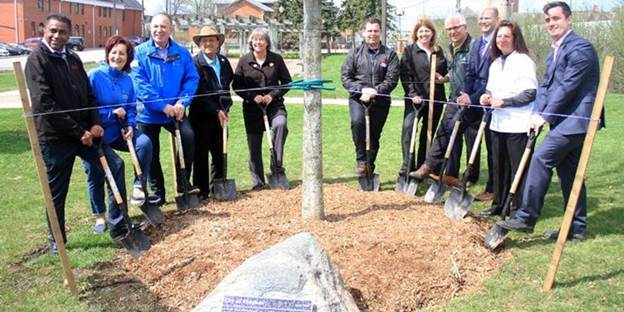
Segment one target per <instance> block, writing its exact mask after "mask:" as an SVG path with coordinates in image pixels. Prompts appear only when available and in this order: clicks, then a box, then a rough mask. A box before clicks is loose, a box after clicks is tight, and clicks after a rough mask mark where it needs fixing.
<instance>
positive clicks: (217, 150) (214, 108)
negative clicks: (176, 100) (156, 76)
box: [189, 26, 234, 198]
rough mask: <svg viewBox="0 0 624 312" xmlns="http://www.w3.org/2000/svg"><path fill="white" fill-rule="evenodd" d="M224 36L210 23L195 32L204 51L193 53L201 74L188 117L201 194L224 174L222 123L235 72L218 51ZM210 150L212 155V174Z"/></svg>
mask: <svg viewBox="0 0 624 312" xmlns="http://www.w3.org/2000/svg"><path fill="white" fill-rule="evenodd" d="M224 40H225V36H224V35H223V34H220V33H217V32H216V31H215V29H214V28H212V27H209V26H206V27H204V28H202V29H201V31H200V32H199V34H197V35H195V36H193V41H194V42H195V44H197V46H198V47H199V48H200V50H201V51H200V52H199V53H197V55H195V56H194V57H193V63H195V67H196V68H197V72H198V74H199V86H198V88H197V96H196V97H195V98H194V99H193V102H192V103H191V106H190V112H189V120H190V122H191V126H193V131H194V132H195V163H194V168H193V184H195V185H196V186H197V187H199V191H200V193H199V194H200V197H201V198H207V197H208V194H209V193H210V192H211V190H212V187H211V182H212V181H214V179H221V178H224V176H223V174H224V172H223V169H224V168H223V135H222V133H223V124H224V123H225V122H227V121H228V112H229V110H230V106H232V97H231V96H230V93H229V91H230V83H231V82H232V77H233V76H234V73H233V71H232V66H231V65H230V61H229V60H228V59H227V58H226V57H225V56H224V55H221V54H220V53H218V51H219V49H220V48H221V45H222V44H223V41H224ZM219 91H224V92H221V93H219ZM205 94H212V95H205ZM208 151H210V155H211V157H212V162H211V164H210V176H209V175H208Z"/></svg>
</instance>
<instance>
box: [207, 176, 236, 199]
mask: <svg viewBox="0 0 624 312" xmlns="http://www.w3.org/2000/svg"><path fill="white" fill-rule="evenodd" d="M212 187H213V190H212V191H213V192H214V196H215V198H216V199H217V200H235V199H237V198H238V191H237V190H236V182H234V180H232V179H215V180H214V184H213V186H212Z"/></svg>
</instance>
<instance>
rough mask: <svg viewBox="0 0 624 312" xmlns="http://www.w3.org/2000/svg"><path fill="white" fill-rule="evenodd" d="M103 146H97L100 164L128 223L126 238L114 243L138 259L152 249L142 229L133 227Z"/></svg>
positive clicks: (120, 238)
mask: <svg viewBox="0 0 624 312" xmlns="http://www.w3.org/2000/svg"><path fill="white" fill-rule="evenodd" d="M101 144H102V142H101V141H100V142H99V143H97V144H96V148H97V154H98V158H99V159H100V164H101V165H102V169H103V170H104V175H105V176H106V181H107V182H108V186H109V187H110V189H111V191H112V192H113V196H114V197H115V202H116V203H117V205H118V206H119V209H120V210H121V213H122V216H123V218H124V220H125V222H126V226H127V229H128V232H127V234H126V235H125V236H124V237H114V238H113V241H114V242H117V243H120V244H121V245H122V246H123V247H124V248H125V249H126V250H127V251H128V254H130V256H132V258H135V259H136V258H138V257H140V256H141V255H143V254H144V253H145V252H146V251H148V250H149V249H150V247H151V244H150V241H149V239H148V238H147V236H145V233H143V231H142V230H141V229H140V228H138V227H134V226H133V225H132V221H131V220H130V217H129V216H128V207H127V206H126V203H125V201H124V199H123V198H122V197H121V194H120V193H119V188H117V183H115V179H114V178H113V174H112V173H111V170H110V167H109V166H108V161H107V160H106V156H105V155H104V152H103V151H102V145H101Z"/></svg>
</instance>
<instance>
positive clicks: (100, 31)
mask: <svg viewBox="0 0 624 312" xmlns="http://www.w3.org/2000/svg"><path fill="white" fill-rule="evenodd" d="M100 37H102V25H100Z"/></svg>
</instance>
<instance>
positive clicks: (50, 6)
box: [48, 0, 52, 12]
mask: <svg viewBox="0 0 624 312" xmlns="http://www.w3.org/2000/svg"><path fill="white" fill-rule="evenodd" d="M48 12H52V3H51V2H50V0H48Z"/></svg>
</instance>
